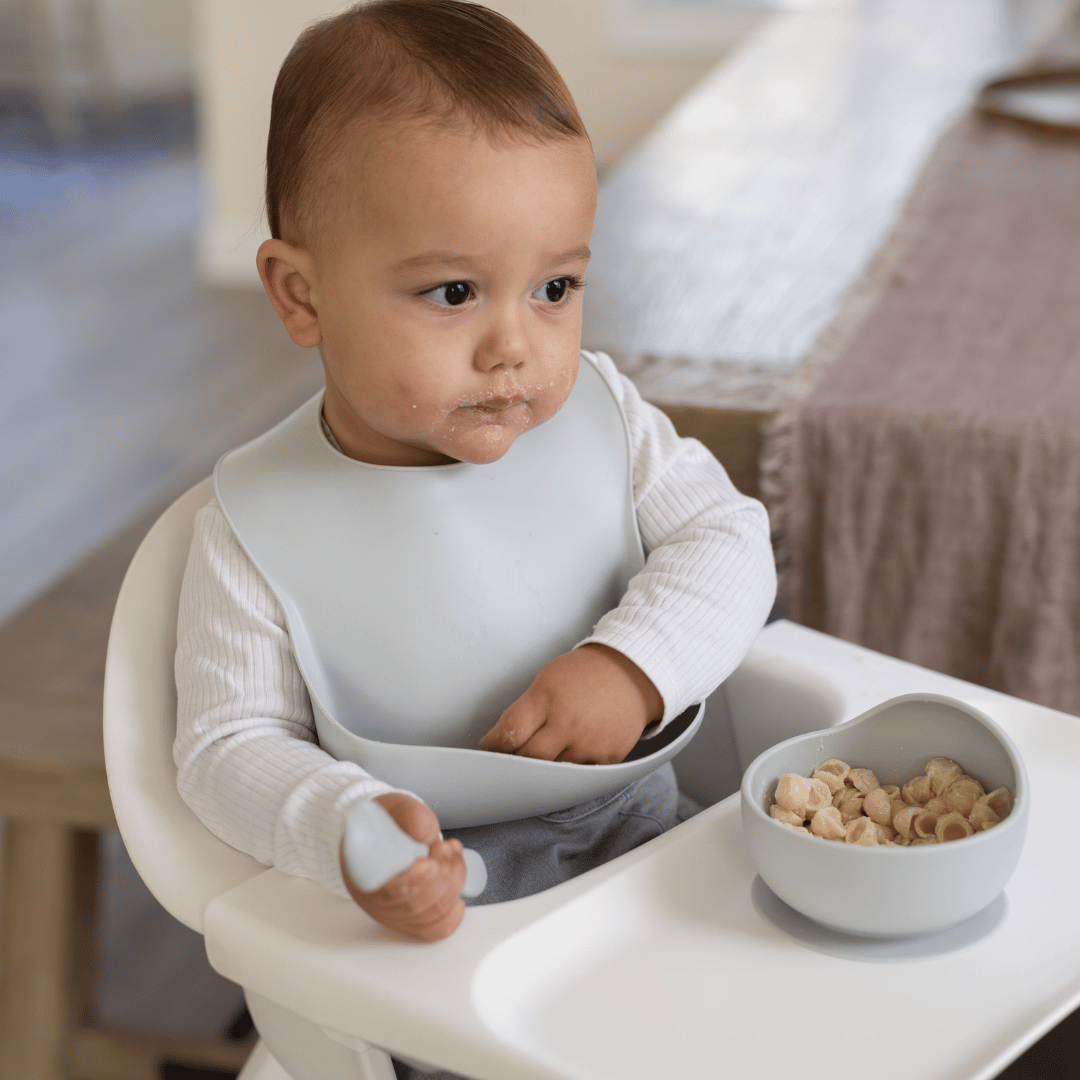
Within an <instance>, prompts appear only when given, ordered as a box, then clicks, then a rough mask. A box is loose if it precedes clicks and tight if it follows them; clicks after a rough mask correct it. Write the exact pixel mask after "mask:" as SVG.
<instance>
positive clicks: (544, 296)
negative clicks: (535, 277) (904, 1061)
mask: <svg viewBox="0 0 1080 1080" xmlns="http://www.w3.org/2000/svg"><path fill="white" fill-rule="evenodd" d="M573 286H574V281H573V279H572V278H568V277H557V278H552V279H551V281H548V282H546V283H545V284H543V285H541V286H540V288H539V289H537V290H536V292H534V293H533V299H534V300H546V301H547V302H548V303H549V304H557V303H558V302H559V301H560V300H562V298H563V297H564V296H566V294H567V293H568V292H569V291H570V289H572V288H573Z"/></svg>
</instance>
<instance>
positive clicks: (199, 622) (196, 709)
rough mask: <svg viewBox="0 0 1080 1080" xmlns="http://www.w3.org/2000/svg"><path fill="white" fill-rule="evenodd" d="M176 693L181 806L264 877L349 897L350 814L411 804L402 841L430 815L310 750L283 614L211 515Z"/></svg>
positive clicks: (196, 564) (192, 565)
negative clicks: (279, 874)
mask: <svg viewBox="0 0 1080 1080" xmlns="http://www.w3.org/2000/svg"><path fill="white" fill-rule="evenodd" d="M176 683H177V732H176V742H175V744H174V747H173V756H174V759H175V761H176V765H177V787H178V789H179V791H180V794H181V796H182V797H183V799H184V801H185V802H186V803H187V804H188V806H190V807H191V809H192V810H193V811H194V812H195V814H196V815H197V816H198V817H199V818H200V819H201V820H202V821H203V823H204V824H205V825H206V827H207V828H208V829H210V831H211V832H213V833H214V834H215V835H217V836H219V837H220V838H221V839H223V840H224V841H226V842H227V843H229V844H231V845H232V846H233V847H235V848H238V849H239V850H241V851H245V852H247V853H248V854H250V855H252V856H254V857H255V858H256V859H257V860H258V861H259V862H261V863H263V864H264V865H267V866H276V867H278V868H279V869H281V870H283V871H285V872H286V873H290V874H296V875H298V876H301V877H309V878H313V879H315V880H316V881H318V882H320V883H321V884H323V885H325V886H326V887H327V888H328V889H331V890H332V891H334V892H336V893H337V894H338V895H339V896H350V895H352V890H351V889H350V888H349V884H350V883H349V882H347V881H346V880H345V878H344V876H343V874H342V868H341V862H340V847H341V840H342V835H343V830H344V822H345V817H346V813H347V811H348V809H349V807H350V806H351V805H352V804H353V803H355V802H357V801H358V800H361V799H366V798H372V797H380V798H381V799H389V800H391V802H392V803H393V804H394V805H398V804H400V803H401V802H402V800H408V801H409V802H411V803H413V804H415V806H416V807H418V808H419V810H420V811H422V813H421V814H419V815H418V814H417V812H416V811H413V812H412V815H411V816H409V815H406V817H405V819H404V821H403V822H399V823H401V824H403V827H405V828H406V831H409V829H410V823H411V822H413V821H414V820H416V818H417V817H418V816H419V817H423V815H424V814H427V815H431V811H430V810H428V809H427V808H426V807H425V806H424V805H423V804H422V803H420V802H419V801H418V800H416V799H412V798H410V797H409V796H408V795H405V794H402V793H398V792H394V791H393V789H392V788H391V787H390V786H389V785H388V784H385V783H383V782H382V781H380V780H377V779H375V778H374V777H372V776H370V775H368V774H367V773H366V772H365V771H364V770H363V769H361V768H360V766H358V765H356V764H354V763H352V762H345V761H336V760H335V759H334V758H332V757H330V755H329V754H327V753H326V752H325V751H323V750H322V749H320V748H319V746H318V745H317V744H316V737H315V722H314V717H313V715H312V712H311V705H310V702H309V700H308V696H307V691H306V689H305V687H304V683H303V680H302V679H301V677H300V672H299V670H298V669H297V667H296V664H295V662H294V660H293V658H292V653H291V649H290V646H289V637H288V633H287V631H286V629H285V621H284V616H283V614H282V612H281V608H280V606H279V605H278V603H277V601H276V599H275V598H274V596H273V594H272V593H271V592H270V590H269V588H268V587H267V586H266V583H265V582H264V581H263V579H262V577H261V575H259V573H258V571H257V570H256V569H255V567H254V566H253V565H252V563H251V561H250V560H249V559H248V557H247V555H246V554H245V553H244V551H243V549H242V548H241V547H240V545H239V543H238V542H237V540H236V538H235V536H234V535H233V533H232V530H231V529H230V528H229V525H228V523H227V522H226V521H225V518H224V515H223V514H222V513H221V511H220V509H219V508H218V507H217V505H216V503H214V504H211V505H210V506H208V507H205V508H204V509H203V510H201V511H200V512H199V515H198V517H197V519H196V525H195V536H194V539H193V541H192V549H191V555H190V557H189V560H188V567H187V571H186V573H185V576H184V585H183V589H182V591H181V598H180V617H179V621H178V626H177V652H176ZM431 817H432V819H433V818H434V815H431ZM435 831H436V834H437V833H438V828H437V825H436V829H435ZM414 835H415V834H414ZM451 854H453V856H454V857H453V858H449V857H446V858H444V859H443V860H442V861H443V863H447V862H450V863H453V862H455V861H456V862H458V863H461V865H460V868H457V867H453V868H451V867H448V866H443V867H441V869H440V873H439V874H438V875H436V877H437V878H438V879H439V880H438V881H436V882H434V883H433V887H434V888H435V889H436V891H437V890H438V889H439V888H443V889H445V888H446V887H449V886H448V885H447V884H446V883H447V882H449V881H451V880H452V879H455V875H457V874H460V876H462V877H463V876H464V863H463V862H461V857H460V854H458V853H456V852H453V853H451ZM429 861H430V860H427V859H423V860H420V862H421V863H428V862H429ZM451 870H452V872H451ZM409 873H411V871H408V872H406V874H403V875H400V876H399V877H400V878H405V877H407V876H408V874H409ZM423 873H424V871H423V870H422V868H421V872H420V876H421V877H422V876H423ZM428 873H430V871H428ZM397 880H399V879H395V881H397ZM391 884H393V883H389V884H388V886H387V887H389V885H391ZM458 892H460V885H459V886H458ZM459 904H460V901H459ZM463 910H464V909H463V907H461V911H463ZM459 919H460V915H459ZM454 925H456V923H455V924H454ZM402 928H405V927H402ZM451 929H453V927H450V928H449V929H448V930H447V932H448V933H449V932H450V930H451ZM421 936H424V935H421Z"/></svg>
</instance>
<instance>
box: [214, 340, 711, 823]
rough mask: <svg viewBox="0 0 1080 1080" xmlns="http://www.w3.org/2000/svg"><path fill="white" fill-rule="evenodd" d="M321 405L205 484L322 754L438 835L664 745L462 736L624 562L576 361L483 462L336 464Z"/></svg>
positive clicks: (582, 626) (627, 559)
mask: <svg viewBox="0 0 1080 1080" xmlns="http://www.w3.org/2000/svg"><path fill="white" fill-rule="evenodd" d="M321 409H322V394H319V395H317V396H316V397H314V398H312V399H311V400H310V401H308V402H306V403H305V404H304V405H302V406H301V407H300V408H299V409H298V410H297V411H296V412H294V413H293V414H292V415H291V416H289V417H288V418H287V419H285V420H284V421H283V422H282V423H281V424H279V425H278V426H277V427H275V428H273V429H272V430H271V431H269V432H267V433H266V434H265V435H262V436H260V437H259V438H257V439H255V440H254V441H252V442H250V443H248V444H246V445H245V446H242V447H240V448H238V449H236V450H233V451H232V452H230V453H229V454H227V455H226V456H225V457H224V458H223V459H222V460H221V461H220V462H219V463H218V467H217V470H216V472H215V484H216V489H217V496H218V501H219V502H220V504H221V507H222V510H223V511H224V513H225V515H226V517H227V519H228V520H229V523H230V524H231V526H232V528H233V530H234V531H235V533H236V535H237V537H238V538H239V540H240V543H241V544H242V545H243V547H244V549H245V550H246V552H247V553H248V555H249V556H250V557H251V559H252V561H253V562H254V563H255V565H256V566H257V567H258V568H259V570H260V572H261V573H262V574H263V576H264V577H265V579H266V581H267V583H268V584H269V586H270V588H271V589H272V590H273V592H274V594H275V595H276V597H277V598H278V600H279V602H280V603H281V605H282V608H283V609H284V611H285V615H286V619H287V623H288V628H289V633H290V636H291V639H292V647H293V652H294V655H295V657H296V660H297V663H298V665H299V667H300V670H301V673H302V674H303V677H304V681H305V683H306V684H307V687H308V690H309V692H310V695H311V700H312V705H313V708H314V711H315V718H316V724H317V728H318V734H319V740H320V743H321V745H322V746H323V747H324V749H326V750H327V751H328V752H330V753H332V754H333V755H334V756H335V757H338V758H343V759H348V760H352V761H356V762H357V763H359V764H360V765H362V766H363V767H364V768H365V769H367V770H368V771H369V772H371V773H372V774H373V775H375V776H378V777H379V778H380V779H383V780H385V781H387V782H388V783H391V784H393V785H395V786H397V787H402V788H405V789H407V790H411V791H415V792H416V793H417V794H418V795H420V796H421V797H422V798H424V799H425V801H427V802H428V803H429V805H431V806H432V808H433V809H434V810H435V811H436V813H437V814H439V818H440V821H441V822H442V824H443V826H444V827H447V828H454V827H459V826H462V825H472V824H481V823H489V822H492V821H499V820H508V819H511V818H517V817H524V816H528V815H530V814H535V813H545V812H550V811H552V810H557V809H562V808H563V807H566V806H570V805H573V804H574V803H576V802H580V801H582V800H584V799H587V798H592V797H594V796H595V795H598V794H602V793H604V792H605V791H609V790H613V789H614V788H616V787H618V786H619V785H621V784H624V783H628V782H629V781H630V780H631V779H635V778H636V777H637V776H639V775H644V774H645V773H647V772H648V771H650V770H651V769H653V768H656V766H657V765H659V764H661V763H662V762H663V761H664V760H666V759H667V758H668V757H670V756H671V753H673V752H674V749H672V748H671V747H669V749H671V753H666V752H665V751H659V750H658V751H657V752H656V753H648V754H647V755H646V756H644V757H641V758H640V759H639V760H637V761H634V762H629V761H628V762H624V763H622V764H621V765H615V766H586V765H570V764H567V763H562V762H543V761H534V760H532V759H527V758H520V757H514V756H507V755H501V754H487V753H483V752H481V751H478V750H476V749H475V746H476V743H477V740H478V739H479V738H480V736H482V735H483V734H484V733H485V732H486V731H488V730H489V729H490V727H491V726H492V725H493V724H494V723H495V721H496V720H497V719H498V717H499V715H500V713H501V712H502V711H503V709H504V708H506V706H507V705H509V704H510V703H511V702H512V701H514V700H515V699H516V698H517V697H518V696H519V695H520V694H521V693H522V692H523V691H524V690H525V689H526V688H527V687H528V685H529V683H530V682H531V680H532V678H533V676H534V675H535V674H536V671H537V670H538V668H539V667H540V666H541V665H542V664H543V663H544V662H545V661H546V660H548V659H550V658H551V657H553V656H555V655H557V654H559V653H561V652H565V651H567V650H569V649H571V648H572V647H573V646H574V645H575V644H576V643H577V642H579V641H581V640H582V639H583V638H585V637H588V635H589V634H590V632H591V631H592V628H593V626H594V624H595V623H596V622H597V621H598V620H599V619H600V617H601V616H602V615H603V614H604V613H605V612H607V611H609V610H610V609H611V608H613V607H615V606H616V605H617V604H618V602H619V600H620V598H621V596H622V595H623V593H624V592H625V590H626V586H627V583H628V582H629V580H630V578H631V577H632V576H633V575H634V574H635V573H637V572H638V571H639V570H640V569H641V568H642V566H643V565H644V560H643V555H642V547H641V540H640V537H639V534H638V530H637V520H636V515H635V512H634V505H633V494H632V487H631V472H630V450H629V439H628V433H627V430H626V424H625V420H624V418H623V415H622V411H621V410H620V408H619V407H618V403H617V402H616V401H615V399H614V397H613V396H612V394H611V391H610V390H609V389H608V386H607V384H606V383H605V382H604V380H603V378H602V377H601V376H600V374H599V372H597V371H596V369H595V368H594V367H593V365H592V363H591V362H590V361H588V360H587V359H585V358H584V357H583V360H582V363H581V365H580V369H579V373H578V379H577V382H576V384H575V386H574V389H573V391H572V392H571V395H570V397H569V399H568V401H567V403H566V404H565V405H564V406H563V408H562V409H561V410H560V411H559V413H557V414H556V416H555V417H554V418H553V419H551V420H549V421H548V422H547V423H546V424H544V425H542V426H540V427H538V428H536V429H534V430H532V431H529V432H526V433H525V434H524V435H522V436H520V437H519V438H518V440H517V441H516V442H515V443H514V445H513V446H512V447H511V448H510V450H509V451H508V452H507V453H506V454H505V455H504V456H503V457H502V458H501V459H500V460H499V461H496V462H494V463H492V464H489V465H472V464H468V463H456V464H452V465H443V466H433V467H429V468H394V467H385V466H377V465H369V464H367V463H365V462H360V461H354V460H353V459H351V458H348V457H345V456H344V455H343V454H341V453H339V452H338V451H337V450H335V449H334V447H333V446H331V444H330V443H329V442H328V441H327V439H326V437H325V435H324V433H323V431H322V425H321ZM695 726H696V725H695ZM689 734H690V731H689V728H688V729H687V731H686V737H687V738H688V737H689ZM664 741H665V742H667V741H668V740H666V739H665V740H664ZM677 741H678V744H679V745H680V746H681V745H682V741H683V740H681V739H680V740H677ZM641 745H642V747H643V748H644V749H648V750H651V749H652V747H650V746H649V743H648V742H647V741H646V742H644V743H643V744H641ZM676 748H677V747H676Z"/></svg>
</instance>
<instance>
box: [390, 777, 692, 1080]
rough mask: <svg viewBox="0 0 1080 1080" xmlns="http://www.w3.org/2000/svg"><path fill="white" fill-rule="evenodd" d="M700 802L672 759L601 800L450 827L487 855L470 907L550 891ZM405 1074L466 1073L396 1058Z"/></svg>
mask: <svg viewBox="0 0 1080 1080" xmlns="http://www.w3.org/2000/svg"><path fill="white" fill-rule="evenodd" d="M698 809H699V808H698V807H697V806H695V805H694V804H693V803H692V802H690V801H689V800H688V799H685V798H683V797H682V796H680V795H679V791H678V788H677V787H676V786H675V771H674V769H672V767H671V765H670V763H669V764H667V765H661V766H660V768H659V769H657V770H656V771H655V772H652V773H649V775H648V776H643V777H642V778H641V779H640V780H635V781H634V782H633V783H632V784H628V785H627V786H626V787H624V788H621V789H620V790H618V791H616V792H613V793H612V794H611V795H602V796H601V797H600V798H598V799H592V800H591V801H590V802H586V803H581V805H579V806H572V807H570V809H568V810H558V811H556V812H555V813H554V814H544V815H543V817H532V818H523V819H522V820H521V821H506V822H503V823H501V824H499V825H476V826H474V827H472V828H469V829H448V830H447V831H446V836H447V837H448V838H449V837H456V838H457V839H458V840H460V841H461V842H462V843H463V844H464V845H465V847H470V848H475V849H476V850H477V851H479V852H480V854H481V855H483V857H484V862H485V863H486V864H487V869H488V884H487V888H486V889H485V890H484V892H483V893H482V894H481V895H480V896H478V897H476V899H474V900H469V901H466V902H467V903H468V904H469V905H470V906H472V905H478V904H497V903H501V902H502V901H503V900H518V899H520V898H521V897H523V896H532V895H533V894H534V893H538V892H543V891H544V889H550V888H551V887H552V886H553V885H558V884H559V883H560V882H562V881H569V880H570V879H571V878H574V877H577V876H578V874H584V873H585V871H586V870H592V869H594V868H595V867H597V866H601V865H603V864H604V863H606V862H610V861H611V860H612V859H614V858H617V857H618V856H619V855H624V854H625V853H626V852H628V851H633V849H634V848H636V847H639V846H640V845H642V844H644V843H645V842H646V841H648V840H654V839H655V838H656V837H658V836H659V835H660V834H661V833H664V832H667V830H668V829H673V828H674V827H675V826H676V825H678V824H679V822H681V821H685V820H686V819H687V818H688V817H692V816H693V815H694V814H695V813H696V812H697V810H698ZM394 1072H395V1074H396V1075H397V1078H398V1080H462V1078H461V1077H459V1076H457V1075H456V1074H454V1073H449V1072H444V1071H440V1072H434V1073H430V1072H421V1071H420V1070H419V1069H415V1068H413V1067H412V1066H410V1065H406V1064H404V1063H403V1062H401V1061H395V1062H394Z"/></svg>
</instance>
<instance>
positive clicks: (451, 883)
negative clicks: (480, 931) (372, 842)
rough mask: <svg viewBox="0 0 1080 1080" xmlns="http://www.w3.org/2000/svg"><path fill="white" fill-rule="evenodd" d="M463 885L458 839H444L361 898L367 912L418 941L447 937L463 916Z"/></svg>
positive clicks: (463, 875) (463, 862) (463, 868)
mask: <svg viewBox="0 0 1080 1080" xmlns="http://www.w3.org/2000/svg"><path fill="white" fill-rule="evenodd" d="M464 885H465V861H464V859H463V858H462V856H461V843H460V842H459V841H457V840H444V841H440V842H439V843H437V844H435V845H433V846H432V849H431V854H430V855H428V856H426V857H425V858H423V859H419V860H418V861H417V862H415V863H414V864H413V865H412V866H411V867H410V868H409V869H408V870H406V871H405V872H404V873H402V874H398V876H397V877H395V878H393V879H391V880H390V881H388V882H387V883H386V884H385V885H384V886H383V887H382V888H381V889H379V890H378V891H377V892H375V893H368V894H366V896H365V897H364V899H367V900H369V904H365V905H362V906H365V907H366V908H367V910H368V913H369V914H371V915H373V916H374V917H375V918H376V919H378V921H379V922H381V923H383V924H384V925H386V926H391V927H393V928H394V929H395V930H403V931H404V932H405V933H408V934H412V935H413V936H415V937H418V938H420V939H421V941H439V940H441V939H442V938H445V937H449V936H450V934H452V933H453V932H454V931H455V930H456V929H457V927H458V925H459V923H460V922H461V920H462V919H463V918H464V916H465V904H464V901H463V900H462V899H461V890H462V888H463V887H464Z"/></svg>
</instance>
